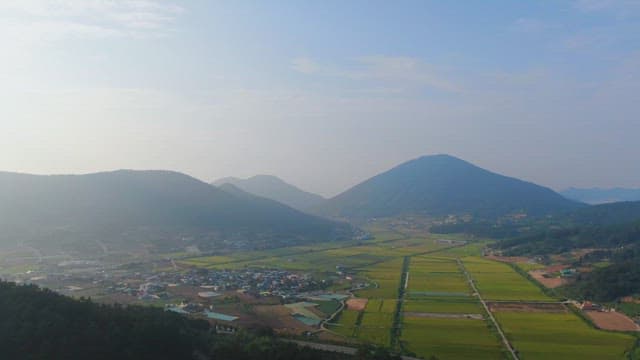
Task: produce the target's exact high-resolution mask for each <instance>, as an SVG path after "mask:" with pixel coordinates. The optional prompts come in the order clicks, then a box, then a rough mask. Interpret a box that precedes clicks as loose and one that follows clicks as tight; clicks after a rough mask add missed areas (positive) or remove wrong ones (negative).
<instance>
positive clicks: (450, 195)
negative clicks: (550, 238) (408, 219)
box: [315, 155, 583, 218]
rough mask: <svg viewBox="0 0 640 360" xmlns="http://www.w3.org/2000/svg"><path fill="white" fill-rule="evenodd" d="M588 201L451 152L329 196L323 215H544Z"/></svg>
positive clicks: (414, 162) (412, 164)
mask: <svg viewBox="0 0 640 360" xmlns="http://www.w3.org/2000/svg"><path fill="white" fill-rule="evenodd" d="M580 206H583V205H582V204H580V203H577V202H574V201H571V200H568V199H566V198H564V197H562V196H560V195H559V194H557V193H555V192H554V191H552V190H550V189H548V188H545V187H541V186H538V185H535V184H532V183H529V182H525V181H521V180H518V179H514V178H510V177H506V176H502V175H498V174H495V173H492V172H490V171H487V170H484V169H481V168H479V167H477V166H475V165H472V164H470V163H468V162H466V161H463V160H460V159H458V158H455V157H452V156H448V155H434V156H425V157H421V158H418V159H415V160H411V161H409V162H406V163H404V164H401V165H399V166H397V167H395V168H393V169H391V170H389V171H387V172H384V173H382V174H380V175H377V176H375V177H373V178H371V179H369V180H366V181H365V182H363V183H361V184H359V185H357V186H355V187H353V188H351V189H349V190H347V191H346V192H344V193H342V194H340V195H338V196H336V197H334V198H332V199H329V200H328V201H327V202H325V203H324V204H321V205H320V206H318V207H317V208H316V209H315V210H316V211H317V213H319V214H323V215H330V216H338V217H347V218H371V217H385V216H393V215H399V214H407V213H422V214H426V215H436V216H437V215H447V214H472V215H477V216H486V217H493V216H500V215H505V214H509V213H516V212H526V213H527V214H530V215H543V214H548V213H553V212H558V211H564V210H570V209H575V208H578V207H580Z"/></svg>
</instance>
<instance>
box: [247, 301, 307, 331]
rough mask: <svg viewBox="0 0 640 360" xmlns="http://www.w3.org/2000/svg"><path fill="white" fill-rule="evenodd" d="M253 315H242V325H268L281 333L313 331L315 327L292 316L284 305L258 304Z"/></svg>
mask: <svg viewBox="0 0 640 360" xmlns="http://www.w3.org/2000/svg"><path fill="white" fill-rule="evenodd" d="M253 312H254V314H253V315H252V316H241V317H240V319H239V320H238V322H239V323H240V324H242V325H245V326H247V325H249V326H248V327H251V325H266V326H269V327H271V328H273V329H274V330H276V332H279V333H287V334H301V333H303V332H304V331H313V330H314V328H312V327H310V326H307V325H304V324H303V323H301V322H300V321H298V320H296V319H295V318H294V317H293V316H291V310H289V309H287V308H286V307H284V306H282V305H275V306H274V305H257V306H254V307H253Z"/></svg>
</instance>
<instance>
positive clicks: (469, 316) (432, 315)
mask: <svg viewBox="0 0 640 360" xmlns="http://www.w3.org/2000/svg"><path fill="white" fill-rule="evenodd" d="M404 315H405V316H410V317H419V318H432V319H472V320H483V319H484V317H483V316H482V315H481V314H442V313H417V312H405V313H404Z"/></svg>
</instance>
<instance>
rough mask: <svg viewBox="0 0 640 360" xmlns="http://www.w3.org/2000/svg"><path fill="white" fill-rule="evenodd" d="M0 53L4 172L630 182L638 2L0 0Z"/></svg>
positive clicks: (297, 180) (326, 187)
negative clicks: (451, 163)
mask: <svg viewBox="0 0 640 360" xmlns="http://www.w3.org/2000/svg"><path fill="white" fill-rule="evenodd" d="M0 46H1V50H0V170H4V171H17V172H27V173H36V174H53V173H55V174H59V173H89V172H97V171H105V170H114V169H121V168H127V169H169V170H176V171H181V172H185V173H187V174H189V175H192V176H194V177H197V178H199V179H201V180H205V181H213V180H214V179H217V178H220V177H224V176H238V177H248V176H252V175H255V174H273V175H277V176H280V177H282V178H283V179H285V180H286V181H289V182H291V183H293V184H295V185H297V186H299V187H301V188H303V189H305V190H308V191H312V192H316V193H319V194H322V195H325V196H332V195H335V194H337V193H339V192H341V191H343V190H345V189H347V188H348V187H350V186H352V185H355V184H356V183H359V182H360V181H362V180H364V179H366V178H368V177H370V176H373V175H375V174H377V173H379V172H381V171H384V170H387V169H389V168H391V167H393V166H395V165H397V164H399V163H402V162H404V161H407V160H410V159H413V158H416V157H419V156H422V155H428V154H439V153H447V154H451V155H454V156H457V157H460V158H463V159H465V160H467V161H470V162H472V163H475V164H476V165H478V166H481V167H484V168H487V169H490V170H492V171H496V172H499V173H502V174H506V175H509V176H514V177H518V178H522V179H525V180H529V181H533V182H536V183H539V184H541V185H545V186H549V187H552V188H554V189H564V188H567V187H570V186H577V187H591V186H600V187H612V186H623V187H640V166H638V157H639V155H640V141H638V138H639V134H640V117H639V114H640V111H639V110H638V109H639V104H640V0H619V1H617V0H577V1H518V0H513V1H427V0H421V1H371V0H367V1H356V0H350V1H343V0H339V1H338V0H327V1H315V2H311V1H306V2H305V1H284V0H282V1H280V0H279V1H206V0H202V1H169V0H167V1H161V0H157V1H156V0H132V1H120V0H16V1H2V2H1V3H0Z"/></svg>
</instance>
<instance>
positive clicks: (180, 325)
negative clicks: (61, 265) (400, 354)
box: [0, 282, 394, 360]
mask: <svg viewBox="0 0 640 360" xmlns="http://www.w3.org/2000/svg"><path fill="white" fill-rule="evenodd" d="M0 319H1V320H0V353H1V354H2V358H3V359H16V360H19V359H25V360H26V359H28V360H36V359H65V360H74V359H83V360H84V359H92V360H107V359H109V360H110V359H118V360H126V359H137V360H145V359H149V360H151V359H153V360H163V359H167V360H168V359H172V360H173V359H198V360H206V359H212V360H213V359H225V360H254V359H256V360H257V359H272V360H334V359H336V360H338V359H339V360H342V359H349V358H351V357H348V356H346V355H342V354H335V353H326V352H321V351H316V350H311V349H308V348H301V347H299V346H297V345H295V344H293V343H288V342H283V341H279V340H277V339H275V338H274V337H273V336H272V334H270V333H269V332H268V331H262V332H259V333H255V332H254V333H249V332H240V333H239V334H238V335H233V336H229V335H217V334H215V333H213V332H212V331H211V328H210V325H209V323H208V322H206V321H203V320H193V319H189V318H187V317H184V316H181V315H178V314H173V313H170V312H165V311H163V310H162V309H158V308H152V307H142V306H127V307H123V306H118V305H101V304H96V303H93V302H91V301H89V300H74V299H71V298H68V297H65V296H62V295H60V294H57V293H55V292H53V291H50V290H46V289H40V288H38V287H36V286H32V285H26V286H22V285H16V284H14V283H8V282H0ZM357 358H358V359H380V360H384V359H393V358H394V357H392V356H391V355H389V353H388V352H386V351H384V350H380V349H373V350H372V349H371V348H367V349H364V350H362V351H360V352H359V354H358V356H357Z"/></svg>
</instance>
